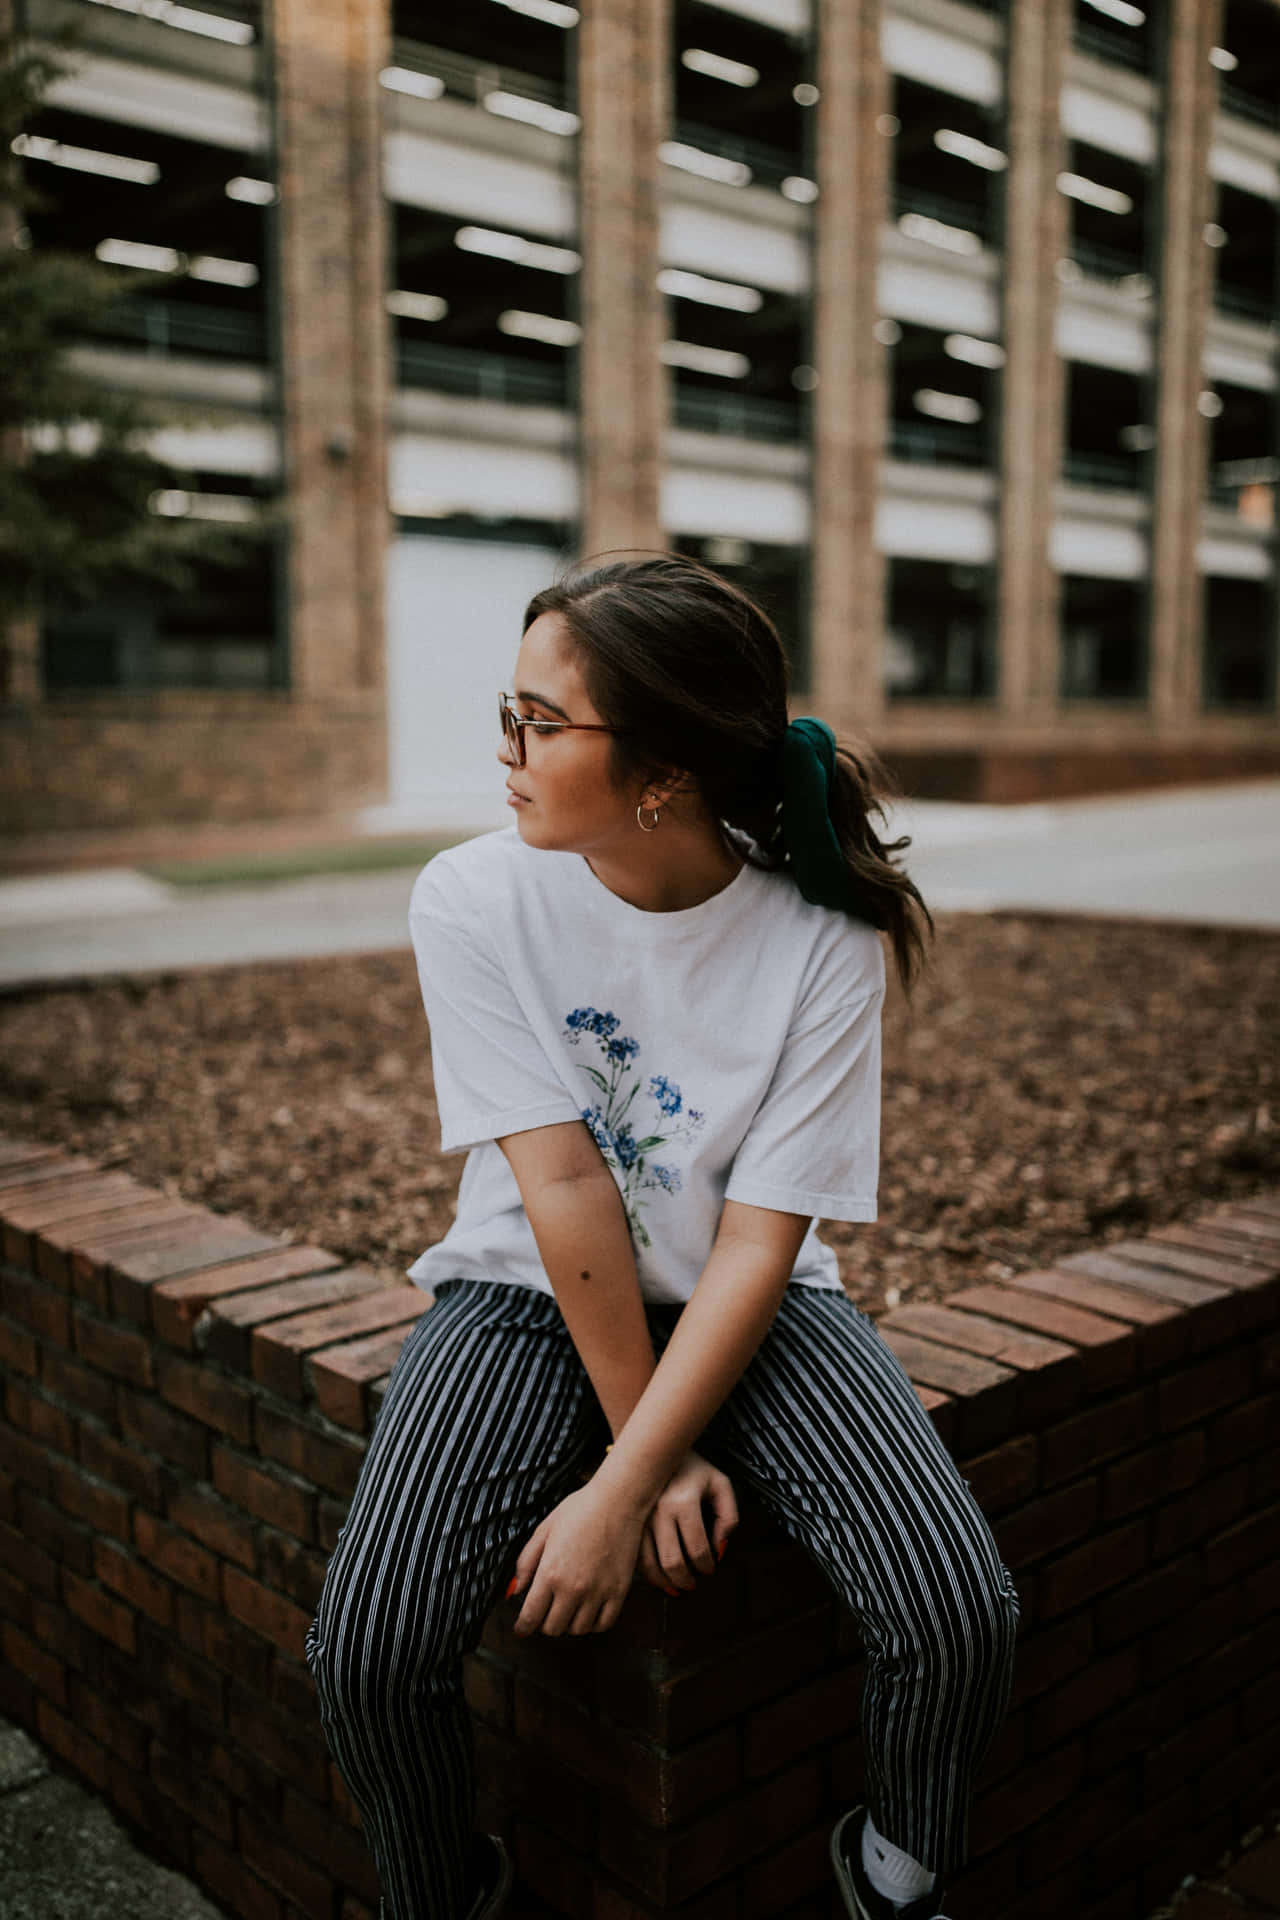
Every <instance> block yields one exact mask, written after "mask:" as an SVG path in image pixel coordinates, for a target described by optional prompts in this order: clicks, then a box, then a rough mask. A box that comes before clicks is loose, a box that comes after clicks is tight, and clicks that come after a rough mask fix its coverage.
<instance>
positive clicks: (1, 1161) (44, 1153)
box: [0, 1134, 91, 1210]
mask: <svg viewBox="0 0 1280 1920" xmlns="http://www.w3.org/2000/svg"><path fill="white" fill-rule="evenodd" d="M90 1164H91V1163H90V1162H89V1161H88V1160H86V1159H84V1158H83V1157H79V1156H78V1157H76V1158H75V1159H72V1158H71V1157H70V1156H69V1155H67V1154H65V1153H64V1152H63V1151H62V1148H61V1147H50V1146H45V1145H43V1144H41V1143H40V1142H38V1141H35V1140H19V1139H16V1138H15V1137H13V1136H12V1135H9V1134H3V1135H0V1187H14V1186H21V1185H22V1183H23V1182H24V1181H29V1180H32V1179H34V1178H37V1177H38V1176H39V1174H40V1173H41V1172H42V1171H43V1172H45V1173H56V1174H62V1173H64V1172H65V1171H66V1169H67V1168H68V1167H87V1166H89V1165H90ZM2 1209H3V1195H0V1210H2Z"/></svg>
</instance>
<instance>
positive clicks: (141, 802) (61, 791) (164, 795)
mask: <svg viewBox="0 0 1280 1920" xmlns="http://www.w3.org/2000/svg"><path fill="white" fill-rule="evenodd" d="M383 706H384V702H383V697H382V695H381V694H380V693H353V694H350V695H348V696H347V697H345V698H343V699H341V700H332V701H319V700H315V701H306V700H301V699H299V698H297V697H295V696H293V695H291V694H287V693H213V692H208V691H202V692H166V693H154V694H145V695H144V694H110V693H106V694H85V695H80V696H76V697H75V698H74V699H62V698H60V699H57V700H51V701H49V702H48V703H47V704H45V705H36V706H25V707H18V706H10V707H5V706H0V834H3V835H13V836H18V835H38V836H42V837H43V836H47V835H48V834H50V833H62V832H70V833H76V832H82V831H85V830H93V829H109V828H122V827H123V828H136V827H151V826H154V825H155V824H157V823H161V824H165V825H176V824H179V823H184V822H200V823H203V822H209V821H231V820H271V819H277V818H284V817H288V816H294V817H297V816H298V815H316V814H332V813H340V812H343V811H345V810H346V809H348V808H353V807H358V806H367V805H371V804H373V803H376V802H380V801H382V800H384V799H385V798H386V721H385V717H384V713H383Z"/></svg>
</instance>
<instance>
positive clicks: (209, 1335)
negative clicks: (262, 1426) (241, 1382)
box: [201, 1256, 383, 1373]
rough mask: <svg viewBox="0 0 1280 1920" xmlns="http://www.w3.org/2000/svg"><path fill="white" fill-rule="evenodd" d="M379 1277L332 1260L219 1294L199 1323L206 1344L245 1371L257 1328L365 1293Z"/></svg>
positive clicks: (379, 1287)
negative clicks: (311, 1270)
mask: <svg viewBox="0 0 1280 1920" xmlns="http://www.w3.org/2000/svg"><path fill="white" fill-rule="evenodd" d="M382 1285H383V1283H382V1281H381V1280H380V1279H379V1277H378V1275H377V1274H376V1273H374V1272H373V1270H372V1268H370V1267H360V1266H334V1265H333V1263H332V1257H331V1256H330V1257H329V1263H328V1264H327V1265H326V1266H325V1267H322V1268H321V1269H320V1270H319V1271H318V1272H314V1273H310V1274H305V1275H300V1276H297V1277H292V1278H289V1279H285V1280H278V1281H277V1283H276V1284H275V1285H273V1286H269V1287H267V1286H264V1287H258V1286H252V1285H248V1286H247V1287H245V1288H240V1289H238V1290H236V1291H235V1292H230V1293H225V1294H220V1295H219V1296H218V1298H217V1299H216V1300H215V1301H213V1302H212V1303H211V1305H210V1308H209V1317H208V1321H207V1323H205V1324H204V1325H203V1326H202V1328H201V1341H202V1344H203V1346H204V1350H205V1351H206V1352H207V1353H210V1354H212V1355H213V1357H214V1358H215V1359H216V1360H220V1361H221V1362H222V1363H223V1365H224V1366H227V1367H231V1368H233V1369H234V1370H235V1371H236V1372H239V1373H247V1372H248V1371H249V1362H250V1352H251V1344H252V1339H253V1333H254V1330H255V1328H257V1327H262V1326H266V1325H268V1324H269V1323H270V1322H271V1321H273V1320H287V1319H290V1318H292V1316H293V1315H295V1314H299V1313H307V1312H310V1311H311V1310H312V1309H314V1308H319V1307H331V1306H334V1305H335V1304H337V1303H338V1302H340V1301H344V1300H355V1299H357V1298H358V1297H359V1296H360V1295H362V1294H366V1293H379V1292H381V1290H382Z"/></svg>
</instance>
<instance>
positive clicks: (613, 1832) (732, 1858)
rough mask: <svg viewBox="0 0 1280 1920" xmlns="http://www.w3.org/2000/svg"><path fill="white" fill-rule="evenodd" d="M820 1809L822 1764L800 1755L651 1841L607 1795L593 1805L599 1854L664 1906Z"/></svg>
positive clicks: (649, 1832)
mask: <svg viewBox="0 0 1280 1920" xmlns="http://www.w3.org/2000/svg"><path fill="white" fill-rule="evenodd" d="M823 1808H824V1795H823V1790H822V1770H821V1767H820V1765H819V1763H818V1762H817V1761H816V1760H803V1761H799V1762H798V1763H797V1764H796V1765H794V1766H792V1767H790V1768H788V1769H787V1770H786V1771H785V1772H783V1773H780V1774H775V1775H774V1777H773V1778H772V1779H771V1780H768V1781H765V1782H764V1783H763V1784H762V1785H760V1786H758V1787H755V1788H753V1789H751V1790H750V1791H748V1792H746V1793H743V1794H738V1795H735V1796H734V1797H733V1798H732V1799H731V1800H730V1801H728V1802H727V1803H725V1804H724V1805H722V1806H720V1807H715V1808H712V1809H710V1810H709V1811H707V1812H706V1813H704V1814H702V1815H701V1816H700V1817H699V1818H698V1819H697V1820H695V1821H693V1822H692V1823H691V1824H690V1825H689V1826H688V1827H685V1828H683V1829H681V1830H679V1831H677V1832H675V1833H673V1834H671V1835H665V1836H663V1839H664V1842H665V1844H662V1845H655V1844H654V1834H653V1829H652V1828H651V1827H648V1826H647V1825H645V1824H643V1823H642V1822H640V1821H638V1820H636V1819H635V1818H634V1817H633V1816H631V1815H630V1814H628V1813H627V1812H626V1811H625V1810H624V1809H622V1808H621V1807H619V1806H618V1804H617V1803H616V1802H615V1801H613V1800H611V1799H610V1798H608V1797H607V1796H606V1797H605V1799H604V1800H603V1801H602V1803H601V1808H600V1859H601V1863H602V1864H603V1865H604V1866H605V1867H606V1868H608V1869H609V1870H611V1871H612V1872H614V1873H616V1874H617V1875H618V1876H619V1877H620V1878H621V1879H622V1880H624V1881H625V1882H626V1883H627V1884H628V1885H629V1886H630V1887H634V1888H636V1889H637V1890H638V1891H639V1892H641V1893H643V1894H646V1895H647V1896H648V1897H649V1899H650V1900H653V1901H656V1902H659V1903H660V1904H661V1905H662V1906H663V1907H665V1908H667V1909H668V1910H669V1909H670V1908H671V1907H675V1906H678V1905H679V1904H680V1903H681V1902H683V1901H685V1900H688V1899H690V1898H691V1897H692V1896H693V1895H695V1894H699V1893H703V1892H705V1890H706V1889H707V1888H708V1887H709V1886H710V1885H711V1883H712V1882H713V1881H715V1880H719V1879H721V1878H722V1877H724V1876H725V1875H727V1874H729V1873H731V1872H732V1871H733V1870H734V1869H735V1868H737V1867H740V1866H742V1865H745V1863H746V1862H747V1861H749V1860H751V1859H753V1858H755V1857H756V1856H758V1855H759V1854H761V1853H764V1852H767V1851H768V1849H769V1848H771V1847H776V1846H779V1845H781V1844H782V1843H783V1842H785V1841H787V1840H790V1839H792V1838H793V1837H794V1836H795V1834H796V1833H797V1832H800V1831H803V1830H804V1829H805V1828H807V1827H808V1826H810V1825H811V1824H812V1823H813V1821H814V1820H815V1819H816V1817H817V1816H818V1814H819V1813H820V1812H821V1811H823Z"/></svg>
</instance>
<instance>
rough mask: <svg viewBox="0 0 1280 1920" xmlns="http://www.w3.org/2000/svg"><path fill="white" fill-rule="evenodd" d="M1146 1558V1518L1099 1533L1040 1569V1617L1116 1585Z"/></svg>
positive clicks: (1130, 1574) (1082, 1602)
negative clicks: (1108, 1531) (1041, 1570)
mask: <svg viewBox="0 0 1280 1920" xmlns="http://www.w3.org/2000/svg"><path fill="white" fill-rule="evenodd" d="M1146 1561H1147V1524H1146V1522H1145V1520H1131V1521H1130V1522H1129V1523H1128V1525H1127V1526H1123V1527H1115V1528H1113V1529H1112V1531H1111V1532H1110V1533H1103V1534H1099V1535H1098V1536H1097V1538H1096V1539H1093V1540H1089V1541H1087V1542H1086V1543H1085V1545H1084V1546H1081V1547H1077V1548H1076V1549H1075V1550H1074V1552H1072V1553H1068V1554H1065V1555H1064V1556H1063V1558H1062V1559H1061V1560H1057V1561H1055V1562H1053V1563H1052V1564H1051V1565H1050V1566H1047V1567H1046V1568H1045V1569H1044V1570H1043V1572H1042V1573H1041V1575H1040V1618H1041V1619H1042V1620H1051V1619H1052V1618H1053V1617H1054V1615H1055V1614H1058V1613H1065V1612H1066V1610H1067V1608H1068V1607H1078V1606H1082V1605H1083V1604H1084V1602H1085V1601H1086V1600H1092V1599H1093V1598H1094V1597H1095V1595H1097V1594H1099V1593H1104V1592H1105V1591H1106V1590H1107V1589H1108V1588H1109V1587H1118V1586H1119V1585H1120V1584H1121V1582H1122V1581H1125V1580H1130V1579H1132V1578H1133V1577H1134V1575H1135V1574H1137V1573H1139V1572H1140V1571H1141V1570H1142V1569H1143V1568H1144V1567H1145V1565H1146Z"/></svg>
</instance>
